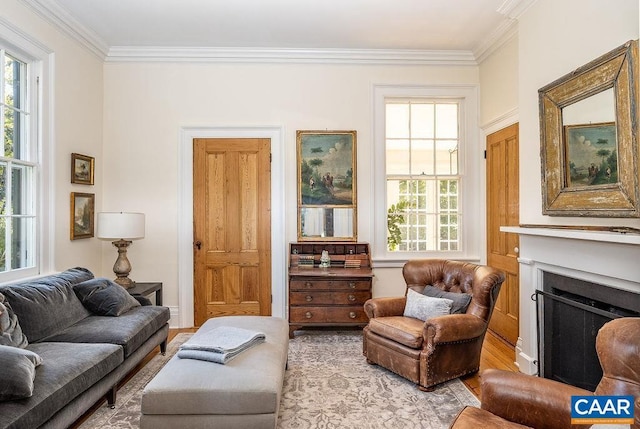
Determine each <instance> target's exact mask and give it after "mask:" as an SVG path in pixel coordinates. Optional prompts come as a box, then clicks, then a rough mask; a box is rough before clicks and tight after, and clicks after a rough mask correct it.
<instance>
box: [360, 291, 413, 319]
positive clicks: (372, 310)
mask: <svg viewBox="0 0 640 429" xmlns="http://www.w3.org/2000/svg"><path fill="white" fill-rule="evenodd" d="M406 302H407V298H405V297H404V296H402V297H391V298H371V299H369V300H367V302H365V303H364V312H365V313H367V317H369V319H373V318H374V317H388V316H402V314H403V313H404V306H405V304H406Z"/></svg>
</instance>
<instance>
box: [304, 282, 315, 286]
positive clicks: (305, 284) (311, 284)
mask: <svg viewBox="0 0 640 429" xmlns="http://www.w3.org/2000/svg"><path fill="white" fill-rule="evenodd" d="M312 286H313V283H311V282H305V283H304V287H312Z"/></svg>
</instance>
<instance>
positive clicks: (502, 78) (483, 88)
mask: <svg viewBox="0 0 640 429" xmlns="http://www.w3.org/2000/svg"><path fill="white" fill-rule="evenodd" d="M479 69H480V124H481V126H482V127H483V128H486V127H490V126H491V124H492V123H494V122H495V121H499V120H500V119H501V118H504V117H505V116H508V115H512V114H514V113H515V112H517V110H518V37H517V35H516V36H514V37H512V38H511V39H510V40H509V41H507V42H506V43H504V44H503V45H502V46H500V48H498V49H497V50H496V51H495V52H493V53H492V54H491V55H490V56H489V57H487V58H486V59H485V60H484V61H483V62H482V63H481V64H480V68H479ZM494 131H497V130H491V131H490V132H494Z"/></svg>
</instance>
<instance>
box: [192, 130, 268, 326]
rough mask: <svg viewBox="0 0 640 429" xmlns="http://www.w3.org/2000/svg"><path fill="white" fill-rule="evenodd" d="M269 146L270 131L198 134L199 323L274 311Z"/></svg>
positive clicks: (196, 307) (196, 262)
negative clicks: (240, 135) (256, 135)
mask: <svg viewBox="0 0 640 429" xmlns="http://www.w3.org/2000/svg"><path fill="white" fill-rule="evenodd" d="M269 153H270V141H269V139H194V178H193V180H194V184H193V187H194V241H195V244H196V245H195V247H194V289H195V290H194V297H195V299H194V310H195V324H196V326H200V325H201V324H202V323H204V322H205V321H206V320H207V319H208V318H210V317H217V316H224V315H270V314H271V217H270V204H271V195H270V192H271V169H270V168H271V165H270V159H269ZM198 243H199V244H198Z"/></svg>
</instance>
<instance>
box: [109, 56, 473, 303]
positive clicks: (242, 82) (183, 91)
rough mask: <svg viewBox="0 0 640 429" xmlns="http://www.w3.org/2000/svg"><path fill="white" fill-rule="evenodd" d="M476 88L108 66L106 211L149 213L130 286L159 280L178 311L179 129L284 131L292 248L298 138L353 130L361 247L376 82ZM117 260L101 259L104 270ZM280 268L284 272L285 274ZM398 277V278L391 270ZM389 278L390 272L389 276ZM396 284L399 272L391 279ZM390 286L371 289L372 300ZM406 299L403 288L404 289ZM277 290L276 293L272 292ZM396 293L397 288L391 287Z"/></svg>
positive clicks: (382, 74)
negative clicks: (302, 132)
mask: <svg viewBox="0 0 640 429" xmlns="http://www.w3.org/2000/svg"><path fill="white" fill-rule="evenodd" d="M451 83H461V84H462V83H463V84H477V83H478V70H477V68H476V67H444V66H438V67H426V66H406V67H404V66H378V65H347V64H295V63H286V64H276V63H274V64H252V63H235V64H222V63H205V64H194V63H144V62H138V63H107V64H106V65H105V82H104V88H105V109H104V111H105V121H104V142H105V144H104V164H105V166H104V174H105V175H104V191H105V192H104V194H105V195H104V200H103V201H104V207H105V209H107V210H136V211H142V212H144V213H146V215H147V235H146V237H145V239H144V240H140V241H137V242H135V243H134V245H133V246H132V247H131V248H130V250H129V259H130V260H131V262H132V265H133V271H132V273H131V276H132V278H134V279H136V280H139V281H142V280H159V281H163V282H164V284H165V292H164V299H165V301H164V302H165V303H166V304H167V305H169V306H177V305H178V291H179V289H178V284H177V283H178V272H177V266H176V264H177V261H178V254H177V230H178V225H177V222H178V185H177V183H178V179H179V177H178V174H179V172H178V160H177V155H178V151H179V143H180V135H179V132H180V128H181V127H186V126H228V127H253V126H276V127H282V128H283V130H284V146H285V152H286V153H285V160H284V165H285V172H284V177H285V181H284V183H283V184H282V186H283V187H284V189H285V208H284V213H285V217H286V219H285V225H286V231H285V235H286V237H285V243H288V242H289V241H295V240H296V234H297V224H296V204H297V200H296V180H295V179H296V137H295V133H296V130H299V129H323V130H324V129H328V130H352V129H353V130H356V131H357V132H358V135H357V155H358V168H357V176H358V215H359V216H358V239H359V240H361V241H371V240H372V239H373V231H372V228H373V221H372V210H371V208H372V207H373V201H374V198H375V197H376V196H375V195H373V194H372V181H371V178H372V177H373V175H374V174H375V173H374V172H373V171H372V169H371V165H372V150H371V145H372V139H373V136H372V128H373V124H372V105H371V97H372V91H373V85H374V84H415V85H428V84H451ZM114 257H115V254H114V255H111V254H110V253H105V254H104V255H103V269H104V270H105V271H106V270H107V269H108V268H109V267H110V266H111V265H112V264H113V258H114ZM283 268H284V267H283ZM396 271H398V270H397V269H396ZM392 276H394V274H392ZM395 277H397V273H396V274H395ZM391 283H394V282H389V283H387V282H383V283H380V282H378V281H377V279H376V280H375V281H374V295H385V294H390V292H386V288H387V287H391V288H394V286H393V285H391V286H387V284H391ZM401 286H402V289H401V291H402V292H403V291H404V283H402V284H401ZM273 287H274V288H281V287H283V285H273ZM393 290H395V288H394V289H393Z"/></svg>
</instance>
